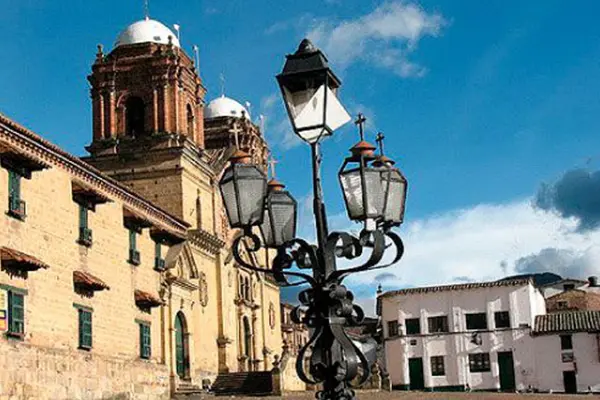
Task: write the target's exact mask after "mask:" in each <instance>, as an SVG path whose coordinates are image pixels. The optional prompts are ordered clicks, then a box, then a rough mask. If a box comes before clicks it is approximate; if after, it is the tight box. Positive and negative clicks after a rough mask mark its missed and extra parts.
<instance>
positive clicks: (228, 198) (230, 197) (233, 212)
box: [220, 167, 240, 227]
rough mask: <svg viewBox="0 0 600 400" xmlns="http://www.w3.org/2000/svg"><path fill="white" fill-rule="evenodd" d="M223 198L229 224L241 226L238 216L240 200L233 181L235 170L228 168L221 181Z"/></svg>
mask: <svg viewBox="0 0 600 400" xmlns="http://www.w3.org/2000/svg"><path fill="white" fill-rule="evenodd" d="M220 186H221V196H222V197H223V203H225V209H226V210H227V217H228V218H229V224H230V225H231V226H232V227H234V226H239V223H240V217H239V215H238V204H237V202H238V199H237V197H236V195H235V185H234V181H233V168H232V167H230V168H227V170H226V171H225V173H224V174H223V179H222V180H221V185H220Z"/></svg>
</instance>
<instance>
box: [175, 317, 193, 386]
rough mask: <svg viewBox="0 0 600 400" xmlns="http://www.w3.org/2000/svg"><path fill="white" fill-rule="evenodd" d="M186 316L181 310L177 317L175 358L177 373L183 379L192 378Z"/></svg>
mask: <svg viewBox="0 0 600 400" xmlns="http://www.w3.org/2000/svg"><path fill="white" fill-rule="evenodd" d="M188 337H189V333H188V329H187V321H186V320H185V316H184V315H183V313H182V312H181V311H180V312H178V313H177V316H176V317H175V360H176V369H177V375H178V376H179V377H180V378H181V379H190V349H189V343H188Z"/></svg>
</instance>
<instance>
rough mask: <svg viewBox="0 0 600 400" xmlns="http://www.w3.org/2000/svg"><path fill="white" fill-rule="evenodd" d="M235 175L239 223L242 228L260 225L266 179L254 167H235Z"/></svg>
mask: <svg viewBox="0 0 600 400" xmlns="http://www.w3.org/2000/svg"><path fill="white" fill-rule="evenodd" d="M236 173H237V177H236V180H237V194H238V196H239V201H240V222H241V224H242V225H243V226H253V225H257V224H260V223H261V222H262V218H263V213H264V204H265V203H264V201H265V194H266V191H267V178H266V176H265V174H264V173H263V172H262V171H260V170H259V169H258V168H257V167H256V166H254V165H236Z"/></svg>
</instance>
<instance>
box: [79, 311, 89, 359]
mask: <svg viewBox="0 0 600 400" xmlns="http://www.w3.org/2000/svg"><path fill="white" fill-rule="evenodd" d="M77 312H78V313H79V348H80V349H85V350H89V349H91V348H92V312H91V311H90V310H84V309H82V308H78V309H77Z"/></svg>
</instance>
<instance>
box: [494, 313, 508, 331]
mask: <svg viewBox="0 0 600 400" xmlns="http://www.w3.org/2000/svg"><path fill="white" fill-rule="evenodd" d="M494 322H495V323H496V329H498V328H510V314H509V312H508V311H496V312H495V313H494Z"/></svg>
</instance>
